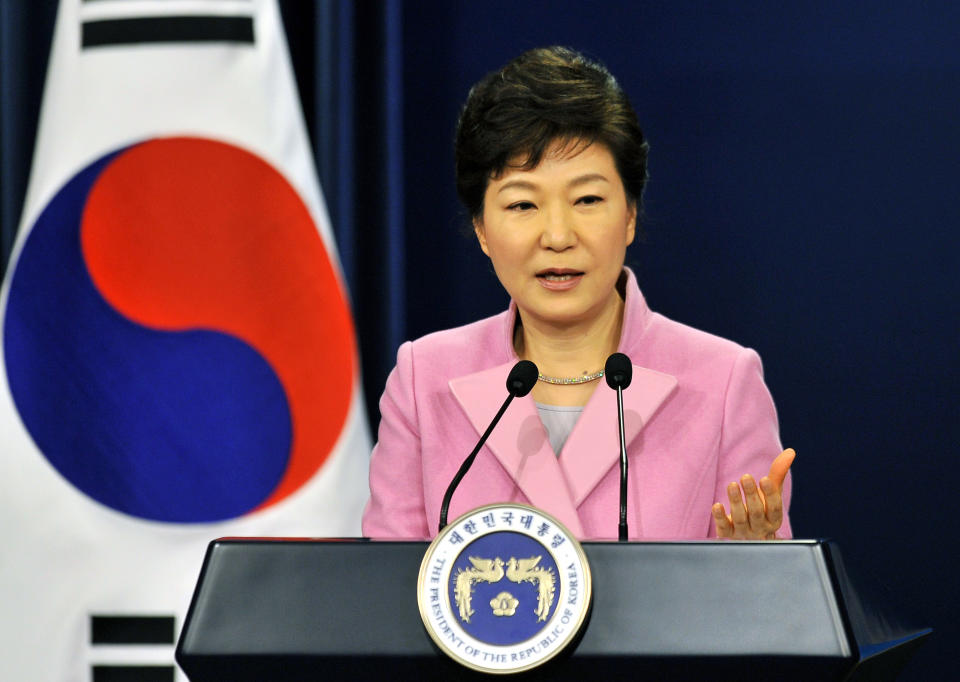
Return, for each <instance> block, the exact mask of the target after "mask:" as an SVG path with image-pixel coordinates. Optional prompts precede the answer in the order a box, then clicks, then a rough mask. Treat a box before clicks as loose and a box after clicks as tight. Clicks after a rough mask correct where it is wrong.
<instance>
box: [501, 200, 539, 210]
mask: <svg viewBox="0 0 960 682" xmlns="http://www.w3.org/2000/svg"><path fill="white" fill-rule="evenodd" d="M535 208H536V206H534V205H533V203H532V202H530V201H515V202H513V203H512V204H510V205H509V206H507V210H508V211H517V212H523V211H532V210H533V209H535Z"/></svg>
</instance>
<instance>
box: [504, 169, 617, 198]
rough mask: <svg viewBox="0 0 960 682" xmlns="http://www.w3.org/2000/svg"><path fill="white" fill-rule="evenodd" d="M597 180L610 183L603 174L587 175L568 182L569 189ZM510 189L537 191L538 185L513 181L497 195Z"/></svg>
mask: <svg viewBox="0 0 960 682" xmlns="http://www.w3.org/2000/svg"><path fill="white" fill-rule="evenodd" d="M596 180H600V181H602V182H610V181H609V180H608V179H607V176H605V175H603V174H602V173H585V174H583V175H578V176H577V177H575V178H574V179H573V180H571V181H570V182H568V183H567V187H568V188H570V187H578V186H580V185H585V184H587V183H588V182H594V181H596ZM508 189H528V190H531V191H532V190H536V189H537V185H535V184H534V183H532V182H530V181H528V180H519V179H518V180H511V181H510V182H507V183H505V184H504V185H503V186H502V187H500V189H498V190H497V194H500V193H501V192H503V191H504V190H508Z"/></svg>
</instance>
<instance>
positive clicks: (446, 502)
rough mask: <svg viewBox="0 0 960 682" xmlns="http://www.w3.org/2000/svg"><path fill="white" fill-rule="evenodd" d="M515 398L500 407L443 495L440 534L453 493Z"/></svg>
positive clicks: (505, 401)
mask: <svg viewBox="0 0 960 682" xmlns="http://www.w3.org/2000/svg"><path fill="white" fill-rule="evenodd" d="M513 398H514V394H513V393H510V394H509V395H508V396H507V399H506V400H504V401H503V405H501V406H500V411H499V412H497V416H496V417H494V418H493V421H491V422H490V426H488V427H487V430H486V431H484V432H483V435H482V436H481V437H480V442H479V443H477V447H475V448H474V449H473V452H471V453H470V454H469V455H467V458H466V459H465V460H463V464H461V465H460V469H459V470H458V471H457V475H456V476H454V477H453V480H452V481H450V485H448V486H447V492H446V493H444V495H443V503H442V504H441V505H440V528H438V529H437V532H440V531H441V530H443V529H444V527H446V525H447V511H448V510H449V508H450V500H451V499H453V491H454V490H456V489H457V486H458V485H460V481H461V480H462V479H463V477H464V476H466V475H467V471H468V470H469V469H470V467H471V466H472V465H473V460H475V459H476V458H477V453H478V452H480V448H482V447H483V444H484V443H486V442H487V438H488V437H489V436H490V433H491V432H492V431H493V427H494V426H496V425H497V423H498V422H499V421H500V417H502V416H503V413H504V412H506V411H507V406H508V405H509V404H510V401H512V400H513Z"/></svg>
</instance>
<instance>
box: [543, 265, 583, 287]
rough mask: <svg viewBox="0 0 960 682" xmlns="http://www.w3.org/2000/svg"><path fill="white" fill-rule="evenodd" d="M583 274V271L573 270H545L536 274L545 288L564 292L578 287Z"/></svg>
mask: <svg viewBox="0 0 960 682" xmlns="http://www.w3.org/2000/svg"><path fill="white" fill-rule="evenodd" d="M583 274H584V273H583V271H582V270H573V269H571V268H545V269H543V270H541V271H540V272H538V273H536V277H537V280H538V281H539V282H540V284H541V285H542V286H543V287H545V288H547V289H550V290H552V291H564V290H566V289H572V288H573V287H575V286H577V284H579V283H580V280H581V278H582V277H583Z"/></svg>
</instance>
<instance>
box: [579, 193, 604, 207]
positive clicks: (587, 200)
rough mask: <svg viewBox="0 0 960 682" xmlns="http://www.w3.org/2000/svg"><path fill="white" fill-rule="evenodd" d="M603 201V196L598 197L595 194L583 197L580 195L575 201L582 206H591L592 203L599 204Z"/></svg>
mask: <svg viewBox="0 0 960 682" xmlns="http://www.w3.org/2000/svg"><path fill="white" fill-rule="evenodd" d="M602 201H603V197H598V196H597V195H596V194H588V195H587V196H585V197H580V198H579V199H577V203H578V204H580V205H582V206H593V205H594V204H599V203H601V202H602Z"/></svg>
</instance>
